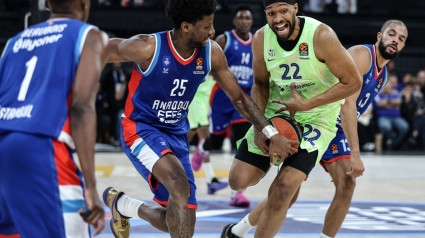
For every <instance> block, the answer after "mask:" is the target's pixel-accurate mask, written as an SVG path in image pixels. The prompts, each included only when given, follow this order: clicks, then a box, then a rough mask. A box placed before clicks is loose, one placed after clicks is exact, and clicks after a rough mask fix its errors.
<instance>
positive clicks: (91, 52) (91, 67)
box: [70, 29, 108, 234]
mask: <svg viewBox="0 0 425 238" xmlns="http://www.w3.org/2000/svg"><path fill="white" fill-rule="evenodd" d="M107 39H108V38H107V36H106V34H105V33H103V32H102V31H99V30H96V29H92V30H91V31H90V32H89V33H88V35H87V38H86V42H85V44H84V47H83V51H82V54H81V58H80V62H79V64H78V68H77V72H76V75H75V82H74V87H73V93H72V104H71V110H70V119H71V133H72V137H73V139H74V141H75V147H76V150H77V154H78V158H79V160H80V165H81V170H82V172H83V174H84V182H85V183H84V184H85V188H86V189H85V197H86V205H87V209H88V210H89V211H90V212H91V213H90V214H89V215H88V217H86V218H84V220H85V221H86V222H88V223H90V224H93V225H94V227H95V228H96V231H95V234H98V233H100V231H101V230H102V229H103V227H104V211H103V205H102V204H101V203H100V200H99V196H98V194H97V190H96V178H95V173H94V147H95V146H94V145H95V142H96V111H95V98H96V95H97V91H98V90H97V88H98V86H99V77H100V73H101V72H102V69H103V66H104V65H105V62H106V58H107V54H106V50H105V49H106V46H107Z"/></svg>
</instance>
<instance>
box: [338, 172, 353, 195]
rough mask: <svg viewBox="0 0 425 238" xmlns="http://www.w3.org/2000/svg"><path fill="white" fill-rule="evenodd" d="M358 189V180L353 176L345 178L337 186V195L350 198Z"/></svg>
mask: <svg viewBox="0 0 425 238" xmlns="http://www.w3.org/2000/svg"><path fill="white" fill-rule="evenodd" d="M355 187H356V179H355V178H353V177H352V176H345V178H344V179H341V181H340V182H339V183H337V184H336V190H337V193H340V194H343V195H344V196H350V197H351V194H353V192H354V189H355Z"/></svg>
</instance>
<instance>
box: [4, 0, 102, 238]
mask: <svg viewBox="0 0 425 238" xmlns="http://www.w3.org/2000/svg"><path fill="white" fill-rule="evenodd" d="M47 3H48V6H49V9H51V17H50V19H49V20H47V21H46V22H42V23H40V24H37V25H34V26H31V27H29V28H28V29H26V30H24V31H22V32H20V33H19V34H17V35H16V36H14V37H13V38H11V39H10V40H9V42H8V44H7V45H6V47H5V49H4V52H3V55H2V58H1V61H0V151H1V157H0V214H1V215H0V237H43V238H45V237H52V238H58V237H90V236H91V234H90V230H89V225H88V224H87V223H90V224H92V225H94V227H95V228H96V230H95V234H98V233H100V231H101V230H102V229H103V227H104V211H103V206H102V203H101V202H100V201H99V196H98V194H97V191H96V179H95V174H94V145H95V140H96V138H95V137H96V113H95V108H94V102H95V97H96V93H97V88H98V80H99V76H100V73H101V70H102V67H103V65H104V62H105V61H106V57H105V56H106V54H105V52H106V51H105V49H106V45H107V36H106V34H105V33H103V32H102V31H100V30H98V29H97V28H96V27H94V26H92V25H89V24H86V23H84V22H83V21H87V18H88V14H89V8H90V1H89V0H68V1H64V0H49V1H47ZM71 134H72V138H71ZM74 147H75V148H76V150H77V154H78V158H79V161H80V165H81V169H82V173H81V171H80V170H79V169H78V167H77V166H76V164H75V163H74V161H73V158H72V150H73V149H74ZM83 175H84V183H83ZM79 213H80V214H81V215H80V214H79ZM84 221H85V222H87V223H85V222H84Z"/></svg>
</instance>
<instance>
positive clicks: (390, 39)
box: [378, 23, 407, 59]
mask: <svg viewBox="0 0 425 238" xmlns="http://www.w3.org/2000/svg"><path fill="white" fill-rule="evenodd" d="M406 39H407V29H406V27H404V26H402V25H399V24H395V23H392V24H390V25H389V26H388V27H387V29H385V31H384V32H383V33H378V40H379V43H378V49H379V52H380V53H381V55H382V57H384V59H394V58H395V57H397V55H398V54H399V53H400V51H401V50H402V49H403V48H404V45H405V42H406Z"/></svg>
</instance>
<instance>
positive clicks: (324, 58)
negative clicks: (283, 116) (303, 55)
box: [273, 24, 362, 115]
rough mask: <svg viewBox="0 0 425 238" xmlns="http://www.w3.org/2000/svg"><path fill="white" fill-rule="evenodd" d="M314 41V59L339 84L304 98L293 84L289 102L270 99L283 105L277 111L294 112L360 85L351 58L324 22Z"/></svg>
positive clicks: (334, 98) (341, 95)
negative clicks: (320, 63)
mask: <svg viewBox="0 0 425 238" xmlns="http://www.w3.org/2000/svg"><path fill="white" fill-rule="evenodd" d="M313 44H314V53H315V55H316V58H317V59H318V60H319V61H321V62H323V63H325V64H326V65H327V66H328V68H329V70H330V71H331V73H332V74H333V75H335V77H337V78H338V79H339V83H337V84H335V85H334V86H332V87H331V88H330V89H328V90H327V91H325V92H324V93H322V94H319V95H317V96H316V97H313V98H310V99H307V100H304V99H303V98H302V97H301V96H300V95H298V94H297V93H296V92H295V90H294V88H293V87H294V85H292V88H293V89H292V91H293V92H294V93H293V97H292V98H291V99H290V100H289V101H287V102H282V101H278V100H275V101H273V102H277V103H281V104H283V105H285V107H283V108H282V109H280V110H278V111H277V112H280V111H283V110H289V111H291V114H292V115H293V114H294V112H295V111H308V110H310V109H312V108H315V107H318V106H321V105H324V104H328V103H332V102H335V101H338V100H341V99H343V98H346V97H347V96H350V95H352V94H353V93H355V92H357V90H359V89H360V88H361V83H362V81H361V77H360V74H359V72H358V71H357V68H356V65H355V64H354V61H353V59H352V58H351V56H350V55H349V54H348V52H347V51H346V50H345V48H344V47H343V46H342V45H341V43H340V42H339V40H338V37H337V36H336V34H335V32H334V31H333V30H332V29H331V28H330V27H328V26H326V25H324V24H322V25H320V26H319V27H318V28H317V29H316V32H315V33H314V39H313Z"/></svg>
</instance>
